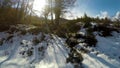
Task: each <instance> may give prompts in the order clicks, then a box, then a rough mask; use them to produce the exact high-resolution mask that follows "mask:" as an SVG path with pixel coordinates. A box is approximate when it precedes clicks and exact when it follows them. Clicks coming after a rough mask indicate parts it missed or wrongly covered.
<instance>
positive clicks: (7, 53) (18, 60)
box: [0, 30, 120, 68]
mask: <svg viewBox="0 0 120 68" xmlns="http://www.w3.org/2000/svg"><path fill="white" fill-rule="evenodd" d="M83 32H84V30H83ZM9 35H10V34H9V33H7V32H0V39H3V38H4V39H5V40H6V39H7V38H8V37H9ZM113 35H114V36H113V37H101V36H99V35H96V39H97V40H98V43H97V46H96V47H95V48H94V47H88V49H89V50H90V53H82V55H83V58H84V60H83V62H82V63H83V67H84V68H119V67H120V34H119V33H115V32H114V33H113ZM12 36H13V37H12V38H11V39H9V40H8V41H5V40H4V41H3V44H2V45H0V68H74V65H73V64H71V63H66V58H67V57H68V51H69V49H68V48H66V47H65V46H64V45H63V44H64V43H65V40H64V39H62V38H59V37H57V36H55V35H53V38H51V36H49V35H45V40H43V41H40V42H39V43H38V44H34V42H33V40H34V39H35V38H37V39H38V40H40V39H41V36H42V35H41V33H39V34H38V35H32V34H29V33H27V34H25V35H21V34H20V33H19V32H17V33H14V34H12ZM42 47H43V48H42ZM39 48H40V49H39ZM29 50H31V51H32V52H33V54H32V55H31V56H28V55H27V51H29ZM24 52H25V53H24Z"/></svg>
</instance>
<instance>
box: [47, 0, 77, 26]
mask: <svg viewBox="0 0 120 68" xmlns="http://www.w3.org/2000/svg"><path fill="white" fill-rule="evenodd" d="M75 2H76V0H50V1H49V0H48V4H50V5H51V7H50V9H52V10H51V13H52V14H51V16H53V14H54V16H55V23H58V24H59V19H60V18H61V15H62V14H64V13H65V12H66V11H67V9H68V8H70V7H73V6H74V3H75Z"/></svg>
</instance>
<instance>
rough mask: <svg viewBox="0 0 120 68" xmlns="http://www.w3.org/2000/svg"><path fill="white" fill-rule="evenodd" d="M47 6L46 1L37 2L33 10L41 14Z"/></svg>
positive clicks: (36, 0) (37, 0) (39, 0)
mask: <svg viewBox="0 0 120 68" xmlns="http://www.w3.org/2000/svg"><path fill="white" fill-rule="evenodd" d="M45 4H46V0H35V1H34V5H33V9H34V10H37V11H39V12H41V11H42V9H43V8H44V7H45Z"/></svg>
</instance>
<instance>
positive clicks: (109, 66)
mask: <svg viewBox="0 0 120 68" xmlns="http://www.w3.org/2000/svg"><path fill="white" fill-rule="evenodd" d="M113 35H114V36H113V37H106V38H105V37H100V36H98V35H97V36H96V38H97V40H98V44H97V46H96V47H95V48H90V49H91V52H90V53H89V54H83V56H84V61H83V64H84V66H85V67H86V68H119V67H120V34H119V33H115V32H114V33H113Z"/></svg>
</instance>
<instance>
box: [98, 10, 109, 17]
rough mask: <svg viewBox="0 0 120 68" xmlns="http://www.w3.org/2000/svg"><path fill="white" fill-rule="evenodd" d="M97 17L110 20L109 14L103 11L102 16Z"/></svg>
mask: <svg viewBox="0 0 120 68" xmlns="http://www.w3.org/2000/svg"><path fill="white" fill-rule="evenodd" d="M96 17H100V18H106V17H107V18H110V16H109V14H108V12H107V11H101V12H100V14H98V15H96Z"/></svg>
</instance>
